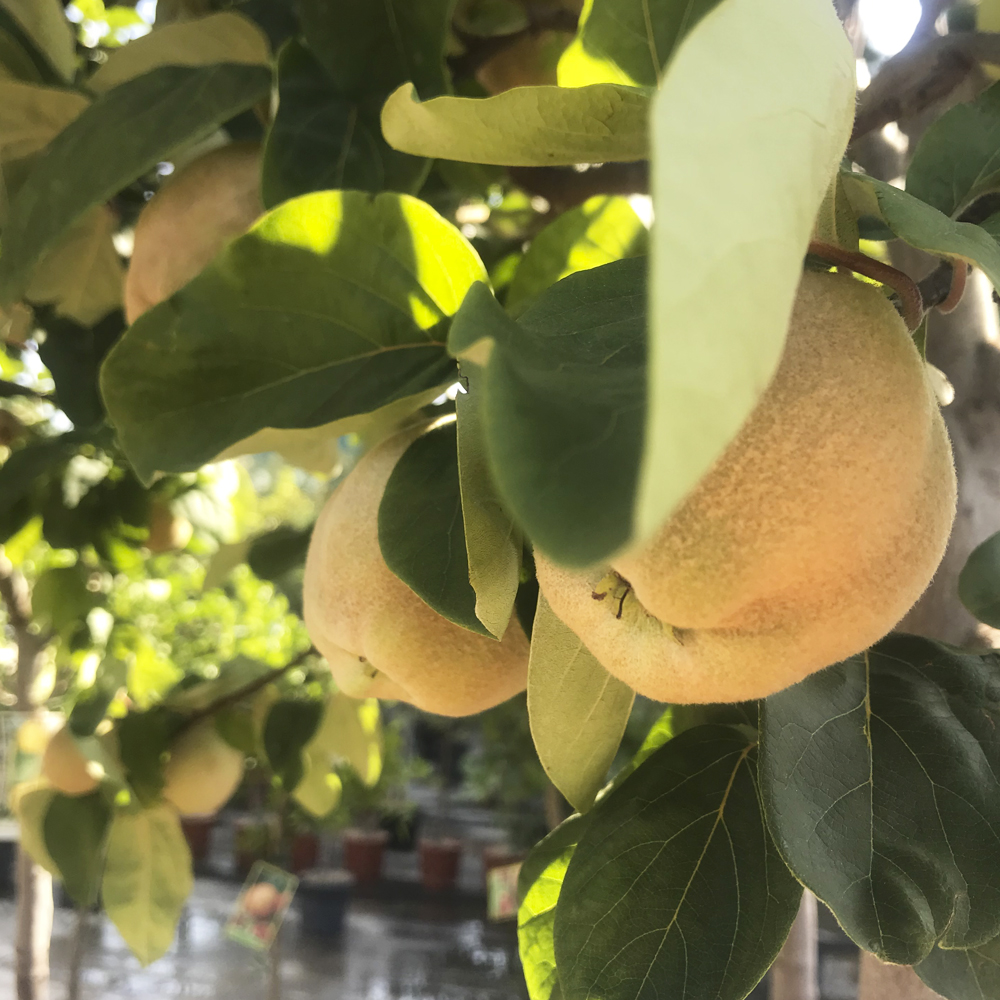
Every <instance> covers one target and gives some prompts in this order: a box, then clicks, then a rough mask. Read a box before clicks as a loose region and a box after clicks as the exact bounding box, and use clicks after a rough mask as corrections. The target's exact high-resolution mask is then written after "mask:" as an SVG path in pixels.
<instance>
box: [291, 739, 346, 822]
mask: <svg viewBox="0 0 1000 1000" xmlns="http://www.w3.org/2000/svg"><path fill="white" fill-rule="evenodd" d="M303 761H304V765H305V771H304V773H303V775H302V780H301V781H300V782H299V783H298V785H296V786H295V791H294V792H293V793H292V798H294V799H295V801H296V802H298V804H299V805H300V806H302V808H303V809H305V810H306V812H309V813H312V815H313V816H318V817H323V816H327V815H329V814H330V813H331V812H332V811H333V810H334V809H336V807H337V803H338V802H339V801H340V793H341V792H342V791H343V787H344V786H343V784H342V783H341V781H340V777H339V776H338V775H337V774H336V773H335V772H333V771H331V770H330V762H329V760H328V759H327V758H326V756H325V755H324V754H322V753H315V754H313V753H309V752H308V751H306V752H305V753H304V754H303Z"/></svg>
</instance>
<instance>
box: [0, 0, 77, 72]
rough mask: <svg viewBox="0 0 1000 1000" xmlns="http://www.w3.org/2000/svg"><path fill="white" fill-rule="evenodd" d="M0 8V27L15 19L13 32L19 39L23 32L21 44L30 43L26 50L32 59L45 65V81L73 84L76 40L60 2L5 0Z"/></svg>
mask: <svg viewBox="0 0 1000 1000" xmlns="http://www.w3.org/2000/svg"><path fill="white" fill-rule="evenodd" d="M0 8H2V14H3V17H2V18H0V25H3V21H4V20H7V19H8V18H12V19H13V20H14V22H15V25H16V28H15V32H12V33H15V37H16V35H17V34H20V32H23V36H22V37H20V38H18V41H19V42H20V43H21V44H22V45H23V44H24V43H25V42H27V43H28V44H27V45H26V46H25V47H26V48H27V49H28V51H29V52H30V53H31V57H32V60H33V61H34V62H36V63H41V65H40V66H39V70H40V73H41V78H42V81H43V82H44V83H55V82H57V81H58V82H63V83H69V82H72V80H73V77H74V75H75V74H76V39H75V38H74V36H73V28H72V27H71V26H70V23H69V21H67V20H66V14H65V13H64V11H63V5H62V3H60V0H3V2H2V3H0ZM3 26H4V27H7V26H6V25H3ZM18 29H19V30H18ZM8 30H9V28H8ZM39 57H40V58H39ZM53 76H54V77H55V79H53Z"/></svg>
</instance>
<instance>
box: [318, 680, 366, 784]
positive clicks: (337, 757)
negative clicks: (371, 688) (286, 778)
mask: <svg viewBox="0 0 1000 1000" xmlns="http://www.w3.org/2000/svg"><path fill="white" fill-rule="evenodd" d="M305 752H306V755H307V756H310V757H312V758H314V759H315V760H317V761H320V762H325V763H326V766H327V768H328V769H329V768H330V767H332V766H334V765H336V764H338V763H340V762H346V763H347V764H349V765H350V766H351V767H352V768H353V769H354V772H355V774H357V776H358V777H359V778H360V779H361V782H362V783H363V784H365V785H367V786H369V787H371V786H373V785H375V783H376V782H377V781H378V779H379V776H380V775H381V774H382V752H383V740H382V715H381V712H380V710H379V704H378V701H377V700H376V699H374V698H366V699H365V700H363V701H358V700H357V699H356V698H348V697H347V695H344V694H340V693H337V694H332V695H330V697H329V698H327V701H326V704H325V706H324V707H323V718H322V721H321V722H320V724H319V728H318V729H317V730H316V734H315V736H313V738H312V740H311V741H310V742H309V743H308V745H307V746H306V750H305Z"/></svg>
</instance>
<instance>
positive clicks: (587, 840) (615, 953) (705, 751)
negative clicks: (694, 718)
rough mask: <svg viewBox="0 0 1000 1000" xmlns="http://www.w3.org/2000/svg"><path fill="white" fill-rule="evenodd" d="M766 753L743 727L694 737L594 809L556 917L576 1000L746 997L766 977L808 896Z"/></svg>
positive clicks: (568, 984) (562, 975)
mask: <svg viewBox="0 0 1000 1000" xmlns="http://www.w3.org/2000/svg"><path fill="white" fill-rule="evenodd" d="M754 756H755V754H754V744H753V743H752V742H749V741H748V740H747V738H746V736H744V735H743V734H741V733H739V732H737V731H736V730H734V729H730V728H727V727H722V726H701V727H699V728H697V729H690V730H688V731H687V732H686V733H682V734H681V735H680V736H678V737H676V738H674V739H672V740H671V741H670V742H669V743H667V744H666V745H664V746H663V747H661V748H660V749H659V750H657V751H656V752H655V753H653V754H652V755H651V756H650V757H649V758H648V759H647V760H646V761H645V763H643V764H642V765H641V766H640V767H639V768H637V769H636V770H635V771H634V772H633V773H632V774H631V775H629V777H628V778H626V779H625V781H624V782H622V784H621V785H620V787H618V788H617V789H616V790H615V791H614V792H613V793H612V794H610V795H608V796H606V797H605V798H602V799H601V801H600V802H599V803H598V804H597V805H595V806H594V809H593V810H592V812H591V813H590V823H589V825H588V826H587V829H586V830H585V832H584V834H583V837H582V838H581V840H580V843H579V844H578V845H577V848H576V852H575V853H574V855H573V858H572V860H571V861H570V864H569V870H568V872H567V873H566V877H565V879H564V881H563V885H562V892H561V894H560V896H559V903H558V905H557V907H556V925H555V946H556V948H555V951H556V960H557V963H558V967H559V979H560V981H561V983H562V987H563V991H564V993H565V994H566V995H567V996H571V997H576V996H581V997H582V996H591V997H601V998H602V1000H653V998H656V997H670V998H671V1000H703V998H705V997H712V1000H743V997H745V996H746V995H747V994H748V993H749V992H750V990H751V989H752V988H753V987H754V985H756V983H757V982H758V981H759V980H760V978H761V977H762V976H763V975H764V973H765V972H766V971H767V969H768V967H769V966H770V964H771V962H772V961H773V960H774V958H775V956H776V955H777V953H778V951H779V949H780V948H781V945H782V944H783V943H784V940H785V937H786V936H787V934H788V929H789V927H790V926H791V924H792V921H793V920H794V919H795V915H796V913H797V912H798V907H799V900H800V898H801V894H802V892H801V888H800V887H799V885H798V883H797V882H796V881H795V880H794V879H793V878H792V876H791V875H790V874H789V872H788V869H787V868H786V867H785V865H784V864H783V863H782V861H781V858H780V857H779V856H778V853H777V851H776V850H775V847H774V844H773V842H772V841H771V837H770V835H769V834H768V831H767V827H766V825H765V823H764V817H763V815H762V813H761V806H760V799H759V796H758V791H757V785H756V769H755V760H754Z"/></svg>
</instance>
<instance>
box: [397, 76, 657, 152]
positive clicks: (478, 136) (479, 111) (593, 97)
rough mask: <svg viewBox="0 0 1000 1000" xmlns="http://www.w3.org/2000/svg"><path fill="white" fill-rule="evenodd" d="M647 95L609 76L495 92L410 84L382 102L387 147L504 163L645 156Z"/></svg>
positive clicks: (646, 148) (647, 147)
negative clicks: (590, 82) (433, 90)
mask: <svg viewBox="0 0 1000 1000" xmlns="http://www.w3.org/2000/svg"><path fill="white" fill-rule="evenodd" d="M649 108H650V102H649V97H648V96H647V95H646V94H644V93H643V92H642V91H640V90H635V89H633V88H631V87H621V86H617V85H615V84H610V83H601V84H595V85H594V86H592V87H575V88H568V87H515V88H514V89H513V90H505V91H504V92H503V93H501V94H497V95H496V96H494V97H486V98H471V97H436V98H433V99H432V100H429V101H423V102H421V101H419V100H417V95H416V92H415V91H414V89H413V87H412V85H410V84H404V85H403V86H401V87H400V88H399V89H398V90H396V91H394V92H393V94H392V96H391V97H390V98H389V100H388V101H386V104H385V107H384V108H383V109H382V132H383V133H384V135H385V137H386V140H387V141H388V143H389V145H390V146H394V147H395V148H396V149H399V150H402V151H403V152H404V153H412V154H413V155H414V156H434V157H440V158H441V159H445V160H462V161H463V162H467V163H498V164H501V165H503V166H509V167H521V166H524V167H536V166H555V165H558V164H573V163H603V162H605V161H608V160H618V161H629V160H644V159H645V158H646V157H647V156H649V136H648V126H647V118H648V116H649Z"/></svg>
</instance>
